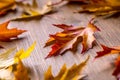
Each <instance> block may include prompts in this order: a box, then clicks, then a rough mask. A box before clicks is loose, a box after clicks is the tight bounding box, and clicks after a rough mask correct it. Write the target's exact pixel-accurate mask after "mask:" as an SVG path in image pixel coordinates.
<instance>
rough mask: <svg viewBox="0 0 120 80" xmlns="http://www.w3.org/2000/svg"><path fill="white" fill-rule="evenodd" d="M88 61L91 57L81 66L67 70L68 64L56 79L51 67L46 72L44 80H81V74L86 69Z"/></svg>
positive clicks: (74, 66)
mask: <svg viewBox="0 0 120 80" xmlns="http://www.w3.org/2000/svg"><path fill="white" fill-rule="evenodd" d="M88 60H89V57H88V58H87V59H86V60H85V61H83V62H82V63H80V64H79V65H76V64H74V65H73V66H72V67H71V68H69V69H67V68H66V64H64V65H63V67H62V68H61V70H60V72H59V73H58V75H57V76H55V77H54V76H53V75H52V72H51V66H50V67H49V68H48V70H47V71H46V72H45V75H44V76H45V78H44V80H79V79H81V78H82V77H80V74H81V72H82V70H83V68H84V67H85V65H86V64H87V62H88ZM73 73H74V74H73Z"/></svg>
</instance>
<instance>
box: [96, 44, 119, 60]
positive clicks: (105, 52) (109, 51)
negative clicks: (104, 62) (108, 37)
mask: <svg viewBox="0 0 120 80" xmlns="http://www.w3.org/2000/svg"><path fill="white" fill-rule="evenodd" d="M101 47H102V49H103V50H102V51H99V52H97V56H96V57H95V58H99V57H102V56H105V55H108V54H118V53H119V52H120V46H115V47H112V48H109V47H107V46H105V45H102V44H101Z"/></svg>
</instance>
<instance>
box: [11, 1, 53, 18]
mask: <svg viewBox="0 0 120 80" xmlns="http://www.w3.org/2000/svg"><path fill="white" fill-rule="evenodd" d="M32 3H33V4H32V5H30V4H24V3H23V2H18V6H20V7H21V8H23V13H22V15H21V17H18V18H15V19H13V20H25V19H31V18H35V17H36V18H38V17H39V18H40V17H41V16H43V15H45V14H47V13H49V12H51V11H52V8H53V7H52V2H51V1H49V2H48V3H47V4H46V5H44V6H43V7H42V9H39V8H38V5H37V2H36V0H33V2H32Z"/></svg>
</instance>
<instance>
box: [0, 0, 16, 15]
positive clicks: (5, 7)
mask: <svg viewBox="0 0 120 80" xmlns="http://www.w3.org/2000/svg"><path fill="white" fill-rule="evenodd" d="M15 5H16V4H15V0H0V16H1V15H4V14H6V13H7V11H9V10H15Z"/></svg>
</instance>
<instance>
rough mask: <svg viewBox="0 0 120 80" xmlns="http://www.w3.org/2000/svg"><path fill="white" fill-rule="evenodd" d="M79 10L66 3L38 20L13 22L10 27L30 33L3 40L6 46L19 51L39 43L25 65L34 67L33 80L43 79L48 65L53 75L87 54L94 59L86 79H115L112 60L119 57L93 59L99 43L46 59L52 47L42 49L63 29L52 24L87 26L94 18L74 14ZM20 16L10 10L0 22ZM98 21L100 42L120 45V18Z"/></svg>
mask: <svg viewBox="0 0 120 80" xmlns="http://www.w3.org/2000/svg"><path fill="white" fill-rule="evenodd" d="M38 2H39V3H40V4H41V3H42V4H45V2H46V0H45V1H44V0H38ZM77 9H78V6H77V5H75V6H73V5H63V6H62V7H58V8H57V12H55V13H51V14H47V15H45V16H43V17H42V18H41V19H39V20H35V19H33V20H30V21H12V22H11V23H10V24H9V27H18V28H19V29H25V30H28V32H26V33H24V34H22V35H21V36H19V37H20V38H21V39H20V40H14V41H12V42H0V44H2V45H3V46H4V47H5V49H9V48H11V47H17V50H19V49H20V48H25V49H27V48H28V47H29V46H30V45H31V44H32V43H33V42H34V41H36V42H37V45H36V48H35V50H34V51H33V52H32V54H31V56H30V57H29V58H27V59H26V60H24V63H25V65H26V66H28V67H30V69H31V75H32V76H31V80H44V79H43V78H44V77H43V75H44V72H45V71H46V70H47V68H48V66H49V65H52V69H53V70H52V71H53V74H54V75H57V73H58V72H59V70H60V68H61V67H62V65H63V64H64V63H66V64H67V67H68V68H69V67H70V66H72V65H73V64H74V63H77V64H78V63H80V62H82V61H83V60H85V59H86V57H87V56H88V55H90V56H91V58H90V61H89V63H88V65H87V66H86V68H85V70H84V71H83V74H87V75H88V77H87V79H86V80H115V77H113V76H112V72H113V70H114V67H113V65H112V64H111V62H112V61H113V60H114V59H115V58H116V56H115V55H113V56H112V55H110V56H106V57H103V58H101V59H97V60H94V57H95V56H96V51H99V50H101V48H100V46H99V45H98V44H96V45H95V46H94V47H93V49H90V50H89V51H88V52H86V53H85V55H81V54H80V52H79V51H80V47H78V49H79V51H78V52H77V53H76V54H72V52H69V51H68V52H67V53H66V54H64V55H63V56H57V57H51V58H49V59H44V58H45V57H46V55H47V54H48V53H49V51H50V50H51V49H50V47H47V48H43V46H44V44H45V42H46V40H47V39H48V37H49V34H52V33H56V32H58V31H61V29H58V28H56V27H54V26H53V25H52V24H61V23H62V24H63V23H64V24H69V25H74V26H86V25H87V23H88V21H89V20H90V19H91V18H92V15H89V14H83V13H81V14H80V13H74V11H75V10H77ZM18 15H19V13H16V14H14V13H9V14H8V15H6V16H4V17H0V23H2V22H5V21H8V20H9V19H11V18H14V17H16V16H18ZM96 21H97V22H96V23H95V24H96V25H97V26H98V27H99V28H100V30H101V31H100V32H97V33H95V37H96V38H97V42H99V43H101V44H105V45H107V46H110V47H112V46H117V45H120V17H116V18H115V17H111V18H107V19H105V18H104V17H100V18H97V19H96ZM1 51H2V50H1ZM73 74H74V73H73Z"/></svg>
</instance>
